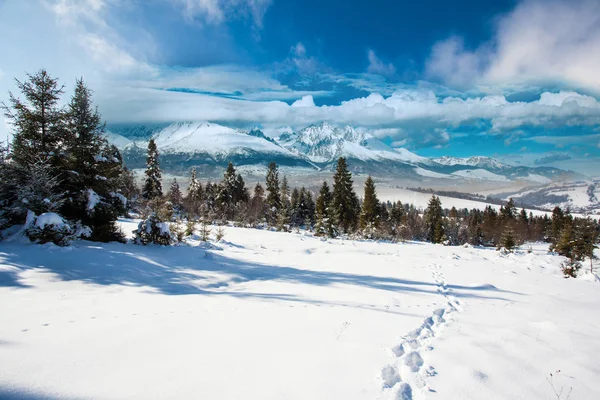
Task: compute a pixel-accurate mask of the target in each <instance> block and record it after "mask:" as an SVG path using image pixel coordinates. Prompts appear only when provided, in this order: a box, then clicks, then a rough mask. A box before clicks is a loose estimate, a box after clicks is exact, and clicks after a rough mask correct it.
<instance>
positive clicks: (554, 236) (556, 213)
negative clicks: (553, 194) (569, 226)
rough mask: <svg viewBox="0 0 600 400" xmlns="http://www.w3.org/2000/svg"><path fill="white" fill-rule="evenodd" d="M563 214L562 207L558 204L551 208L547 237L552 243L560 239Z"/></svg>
mask: <svg viewBox="0 0 600 400" xmlns="http://www.w3.org/2000/svg"><path fill="white" fill-rule="evenodd" d="M564 219H565V215H564V213H563V211H562V209H561V208H560V207H558V206H556V207H554V210H552V219H551V225H550V232H549V235H548V236H549V238H550V242H551V243H552V244H554V245H555V244H556V243H557V242H558V241H559V239H560V234H561V232H562V230H563V225H564Z"/></svg>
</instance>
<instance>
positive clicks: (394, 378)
mask: <svg viewBox="0 0 600 400" xmlns="http://www.w3.org/2000/svg"><path fill="white" fill-rule="evenodd" d="M431 269H432V273H431V275H432V278H433V280H434V282H435V284H436V286H437V292H438V293H439V294H440V295H442V296H444V299H445V303H446V304H445V306H444V307H443V308H436V309H435V310H434V311H433V312H432V313H431V315H429V316H428V317H426V318H425V319H424V320H423V323H422V324H421V326H419V327H418V328H417V329H415V330H413V331H411V332H409V333H408V334H406V335H404V336H403V337H402V340H401V342H400V343H399V344H397V345H396V346H394V347H392V349H391V350H392V353H393V354H394V356H395V357H396V360H395V362H393V363H391V364H390V365H387V366H386V367H384V368H383V370H382V371H381V379H382V381H383V385H382V386H383V388H384V390H395V399H396V400H412V398H413V387H417V388H425V389H426V390H429V391H433V389H430V388H429V387H428V386H427V383H426V378H428V377H432V376H435V375H437V372H436V370H435V368H433V366H431V365H427V364H426V363H425V361H424V360H423V356H422V353H424V352H427V351H431V350H433V346H431V341H432V340H433V339H434V338H435V337H436V336H437V335H438V334H439V332H440V331H441V330H443V329H444V327H445V326H446V325H447V324H448V321H449V320H450V318H449V317H450V315H451V314H452V313H454V312H456V311H462V308H461V303H460V301H459V300H458V299H456V297H454V296H453V295H452V289H450V288H448V286H447V284H446V278H445V276H444V273H443V272H442V271H441V266H440V265H438V264H433V265H431Z"/></svg>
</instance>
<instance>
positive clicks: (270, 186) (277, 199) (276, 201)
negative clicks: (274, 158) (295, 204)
mask: <svg viewBox="0 0 600 400" xmlns="http://www.w3.org/2000/svg"><path fill="white" fill-rule="evenodd" d="M266 185H267V200H266V202H267V206H268V207H269V213H268V221H269V222H271V223H272V222H274V221H275V218H276V215H277V212H278V210H279V208H280V207H281V196H280V191H279V170H278V168H277V164H275V163H274V162H272V163H270V164H269V169H268V171H267V178H266Z"/></svg>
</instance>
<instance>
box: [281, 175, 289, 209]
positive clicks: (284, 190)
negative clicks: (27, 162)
mask: <svg viewBox="0 0 600 400" xmlns="http://www.w3.org/2000/svg"><path fill="white" fill-rule="evenodd" d="M279 191H280V193H279V197H280V198H281V205H282V206H283V207H285V208H286V209H289V208H290V187H289V185H288V180H287V176H285V175H284V176H283V179H282V180H281V187H280V190H279Z"/></svg>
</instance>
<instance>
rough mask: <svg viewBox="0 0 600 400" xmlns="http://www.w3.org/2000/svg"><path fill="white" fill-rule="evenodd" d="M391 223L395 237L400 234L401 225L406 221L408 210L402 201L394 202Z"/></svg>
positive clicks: (390, 216) (390, 217)
mask: <svg viewBox="0 0 600 400" xmlns="http://www.w3.org/2000/svg"><path fill="white" fill-rule="evenodd" d="M389 223H390V230H391V232H390V233H391V234H392V235H393V236H395V237H399V236H400V230H401V227H402V226H403V225H404V224H405V223H406V210H405V209H404V206H403V205H402V202H400V201H397V202H396V203H394V204H392V207H391V210H390V215H389Z"/></svg>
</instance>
